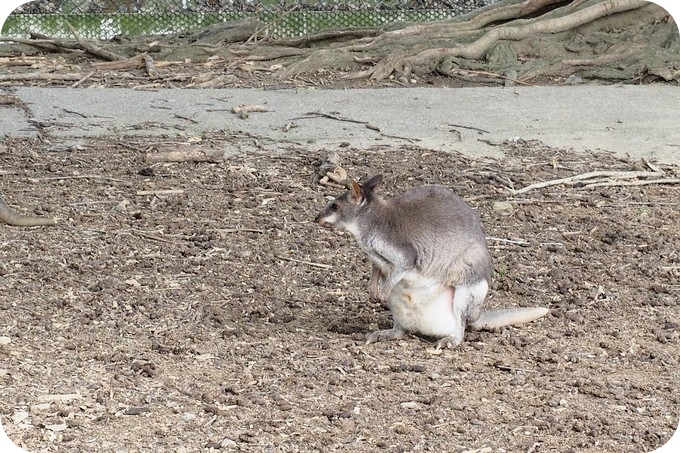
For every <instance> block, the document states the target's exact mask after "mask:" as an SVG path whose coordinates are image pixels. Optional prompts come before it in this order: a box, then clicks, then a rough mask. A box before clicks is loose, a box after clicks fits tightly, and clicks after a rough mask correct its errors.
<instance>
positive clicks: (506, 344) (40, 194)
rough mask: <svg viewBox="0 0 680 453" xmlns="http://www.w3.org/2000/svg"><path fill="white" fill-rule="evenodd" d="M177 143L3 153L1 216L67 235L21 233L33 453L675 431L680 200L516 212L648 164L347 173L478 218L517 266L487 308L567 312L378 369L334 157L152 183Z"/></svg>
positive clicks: (6, 317) (626, 190)
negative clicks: (44, 223)
mask: <svg viewBox="0 0 680 453" xmlns="http://www.w3.org/2000/svg"><path fill="white" fill-rule="evenodd" d="M162 140H164V139H162V138H160V139H159V138H154V139H151V138H123V139H110V140H109V139H96V140H93V141H91V142H90V143H89V144H88V145H87V146H85V147H84V149H78V150H70V151H62V152H48V151H47V149H49V148H50V144H49V143H46V142H41V141H39V140H28V139H26V140H17V139H4V140H3V141H2V142H0V169H1V170H2V174H3V176H2V178H1V179H0V193H1V194H2V195H3V196H4V197H5V199H6V200H7V202H8V203H9V204H10V205H12V206H14V207H15V208H17V209H18V210H20V211H22V212H33V213H37V214H47V215H52V216H55V217H57V218H58V219H59V224H58V225H57V226H56V227H36V228H15V227H8V226H6V225H0V231H1V233H0V234H1V239H0V293H1V294H2V296H1V297H0V336H2V337H6V338H5V339H4V340H3V344H2V345H0V357H1V360H0V381H1V385H0V418H1V420H2V424H3V427H4V429H5V431H6V432H7V434H8V435H9V436H10V438H11V439H13V440H14V442H15V443H17V444H18V445H20V446H22V447H24V448H26V449H28V450H32V451H54V452H57V451H78V452H83V451H87V452H99V451H103V452H104V451H105V452H109V451H111V452H113V451H116V452H161V451H170V452H183V451H185V452H193V451H207V450H209V449H213V450H220V449H222V450H234V451H253V452H259V451H286V452H289V451H318V450H326V451H328V450H342V451H390V452H399V451H412V450H422V451H433V452H435V451H436V452H444V451H446V452H463V451H477V452H544V451H560V452H565V451H579V452H581V451H585V452H589V451H592V452H595V451H597V452H603V451H609V452H613V451H616V452H642V451H650V450H653V449H655V448H658V447H660V446H661V445H663V444H664V443H665V442H666V441H667V440H668V439H669V438H670V436H671V434H672V433H673V431H674V430H675V428H676V427H677V425H678V414H680V392H678V386H679V383H680V376H679V373H678V369H679V367H678V365H679V359H680V357H679V352H678V351H679V347H678V342H679V341H678V326H679V322H680V316H679V315H678V313H679V312H678V307H679V302H678V300H679V297H678V296H679V295H680V281H679V280H678V277H679V276H680V255H679V254H678V253H679V250H680V239H679V236H678V233H679V232H680V185H647V186H638V187H601V188H597V189H584V188H580V187H564V186H555V187H550V188H546V189H541V190H535V191H531V192H528V193H526V194H524V195H521V196H511V195H510V194H509V191H508V190H507V187H508V186H512V187H514V188H520V187H524V186H526V185H528V184H530V183H533V182H537V181H543V180H548V179H554V178H560V177H565V176H571V175H573V174H576V173H581V172H586V171H591V170H633V169H645V168H646V167H644V165H643V163H641V162H631V161H626V160H621V159H617V158H614V157H612V156H610V155H608V154H592V153H588V154H580V153H576V152H574V151H571V150H560V149H553V148H547V147H544V146H542V145H541V144H540V143H527V142H521V141H520V142H516V143H508V144H505V145H503V147H504V151H505V152H506V154H507V157H506V158H504V159H502V160H493V159H469V158H466V157H463V156H461V155H456V154H443V153H439V152H434V151H429V150H423V149H418V148H400V149H382V148H375V149H351V148H343V149H341V150H339V151H340V152H341V155H342V156H343V158H344V162H345V168H346V169H347V170H348V171H349V172H350V174H352V175H355V176H358V177H364V176H367V175H370V174H374V173H383V174H384V176H385V181H386V184H385V187H384V191H385V192H386V193H388V194H390V193H396V192H399V191H402V190H405V189H407V188H409V187H413V186H416V185H420V184H426V183H438V184H444V185H446V186H449V187H451V188H452V189H454V190H455V191H456V192H457V193H459V194H460V195H462V196H464V197H466V198H468V199H469V200H470V203H471V204H472V205H473V206H474V207H475V208H476V209H477V210H478V211H479V213H480V215H481V217H482V219H483V222H484V225H485V228H486V230H487V234H488V236H489V237H490V239H489V245H490V248H491V250H492V254H493V257H494V260H495V266H496V272H495V275H494V281H493V285H492V289H491V292H490V297H489V299H488V300H487V306H488V307H510V306H532V305H542V306H547V307H549V308H550V309H551V313H550V314H549V315H548V316H547V317H546V318H544V319H542V320H539V321H536V322H534V323H531V324H527V325H523V326H519V327H512V328H503V329H499V330H497V331H492V332H486V331H485V332H470V333H468V334H467V335H466V342H465V343H464V344H463V345H461V346H460V347H459V348H456V349H453V350H442V351H436V350H434V349H433V339H430V338H420V337H415V336H411V337H407V338H406V339H404V340H401V341H397V342H386V343H377V344H373V345H365V344H364V335H365V334H366V333H367V332H370V331H373V330H375V329H377V328H379V327H383V328H384V327H386V326H389V324H390V315H389V312H387V311H385V310H384V309H382V308H381V307H380V306H378V305H376V304H372V303H369V301H368V292H367V285H368V278H369V264H368V263H367V261H366V259H365V258H364V256H363V255H362V253H361V252H360V251H359V250H358V248H357V247H356V246H355V244H354V243H353V240H352V239H351V238H350V237H348V235H346V234H343V233H341V232H338V231H331V230H325V229H322V228H320V227H318V226H317V225H315V224H314V223H313V221H312V219H313V217H314V215H315V214H316V212H317V211H318V210H319V209H321V208H322V206H323V205H324V204H325V202H326V198H327V197H328V196H333V195H337V192H336V191H334V190H331V189H328V188H325V187H323V186H321V185H319V184H318V183H317V177H316V165H317V163H318V161H319V160H321V159H323V158H324V157H325V155H326V154H327V152H328V150H309V149H296V148H291V149H289V150H288V151H287V152H285V153H281V154H271V153H268V152H262V153H257V152H252V153H249V154H244V155H240V156H236V157H233V158H231V159H230V160H229V161H228V162H227V163H225V164H214V163H160V164H153V165H149V164H147V163H146V162H145V160H144V155H145V151H146V150H147V149H148V147H149V146H153V145H155V144H158V142H159V141H162ZM168 140H171V139H168ZM175 140H176V139H175ZM203 140H204V143H206V144H216V142H219V143H217V144H219V145H220V146H228V145H229V136H228V134H227V135H224V134H217V133H216V134H206V136H205V137H203ZM661 167H662V169H664V170H665V171H666V172H667V174H669V175H670V174H674V173H675V174H676V175H677V174H678V169H677V168H672V167H667V166H661ZM154 191H155V192H154ZM163 191H170V192H163ZM498 201H503V202H509V203H510V204H511V206H512V210H511V211H508V210H506V209H500V208H501V207H503V205H498V204H494V202H498ZM505 207H506V208H507V206H505ZM7 340H9V343H7Z"/></svg>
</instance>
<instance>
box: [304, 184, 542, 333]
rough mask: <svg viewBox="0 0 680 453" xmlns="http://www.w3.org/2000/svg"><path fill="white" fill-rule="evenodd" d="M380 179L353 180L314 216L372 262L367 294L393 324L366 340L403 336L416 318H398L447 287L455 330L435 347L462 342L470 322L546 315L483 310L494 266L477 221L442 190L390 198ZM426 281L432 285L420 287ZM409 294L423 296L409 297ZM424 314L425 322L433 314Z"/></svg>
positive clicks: (491, 323) (488, 324)
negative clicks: (350, 239) (385, 308)
mask: <svg viewBox="0 0 680 453" xmlns="http://www.w3.org/2000/svg"><path fill="white" fill-rule="evenodd" d="M381 182H382V177H381V176H380V175H377V176H374V177H372V178H371V179H369V180H368V181H366V182H365V183H364V184H363V185H359V184H357V183H352V187H351V189H350V190H349V191H347V192H346V193H344V194H343V195H341V196H340V197H338V198H336V199H335V200H333V201H332V202H330V203H329V204H328V205H327V206H326V207H325V208H324V209H323V210H322V211H321V212H320V213H319V214H318V215H317V216H316V219H315V220H316V221H317V222H318V223H319V224H321V225H322V226H326V227H336V228H341V229H344V230H347V231H349V232H351V233H352V234H353V236H354V237H355V239H356V241H357V243H358V244H359V246H360V247H361V249H362V250H363V251H364V252H365V253H366V254H367V255H368V257H369V259H370V261H371V263H372V264H373V270H372V273H371V284H370V291H369V294H370V296H371V298H377V299H378V300H380V301H381V302H388V305H389V306H390V309H391V310H392V312H393V315H395V316H394V317H395V325H394V327H393V329H390V330H388V331H380V332H375V333H373V334H371V335H369V336H368V341H369V342H373V341H379V340H383V339H394V338H399V337H400V336H401V335H403V333H404V332H405V331H406V330H408V329H407V328H405V325H407V324H409V323H408V322H406V321H408V320H409V319H411V318H403V316H402V318H401V319H402V322H401V323H400V322H399V321H398V319H397V314H399V313H405V312H408V311H409V309H410V308H409V307H407V305H409V304H411V305H412V304H414V303H415V304H417V305H419V309H420V311H419V312H418V313H425V312H423V310H428V309H429V310H438V309H439V308H434V305H431V302H433V301H434V300H435V299H437V298H438V297H439V296H438V294H441V291H439V289H442V290H445V288H453V289H454V292H453V293H452V294H454V295H455V296H453V297H455V300H456V304H455V306H454V304H453V300H452V301H451V310H452V312H453V318H451V319H452V321H451V323H452V324H453V325H452V326H450V329H449V330H447V333H445V334H444V335H445V337H444V338H443V339H442V340H441V341H440V343H438V344H445V345H447V346H456V345H457V344H459V343H460V342H461V341H462V338H463V333H464V330H465V326H466V325H470V327H473V328H492V327H499V326H503V325H508V324H515V323H519V322H527V321H531V320H534V319H537V318H539V317H541V316H543V315H545V314H546V313H547V310H546V309H544V308H536V309H533V308H529V309H522V308H519V309H512V310H499V311H492V312H484V313H483V312H482V310H481V307H482V303H483V301H484V298H485V297H486V291H487V288H488V283H489V281H490V279H491V273H492V270H493V267H492V261H491V255H490V254H489V251H488V248H487V244H486V237H485V234H484V230H483V228H482V224H481V221H480V219H479V216H478V215H477V214H476V213H475V211H473V210H472V209H471V208H470V207H469V206H468V204H467V203H466V202H465V201H464V200H463V199H462V198H461V197H459V196H458V195H456V194H454V193H453V192H452V191H451V190H449V189H447V188H445V187H442V186H422V187H417V188H414V189H410V190H408V191H406V192H404V193H402V194H399V195H396V196H394V197H392V198H390V199H387V200H386V199H383V198H382V197H380V196H379V195H378V194H377V193H376V191H375V190H376V189H377V187H378V186H379V185H380V183H381ZM406 276H408V279H405V277H406ZM407 280H408V281H407ZM422 282H431V283H425V287H423V283H422ZM482 282H484V283H482ZM396 285H399V289H398V290H396V289H395V286H396ZM428 285H433V286H428ZM378 288H379V289H378ZM427 288H431V289H432V291H430V290H429V289H427ZM393 290H395V291H394V293H393ZM391 294H392V297H390V295H391ZM394 294H396V296H395V295H394ZM412 295H413V297H416V296H415V295H418V297H420V298H421V299H417V300H412V297H411V296H412ZM423 297H424V298H425V299H422V298H423ZM395 298H399V299H395ZM439 300H440V301H441V300H444V301H446V300H448V299H439ZM428 307H432V308H428ZM395 310H396V311H395ZM414 313H415V312H414ZM432 313H434V311H433V312H432ZM446 314H447V315H448V316H449V317H450V316H451V315H450V314H449V313H446ZM423 316H425V317H426V318H427V317H428V313H425V314H424V315H423ZM417 319H420V318H417ZM423 319H425V318H423ZM423 322H424V321H423ZM415 324H416V325H419V324H418V322H416V323H415ZM416 331H417V330H416ZM421 333H422V332H421Z"/></svg>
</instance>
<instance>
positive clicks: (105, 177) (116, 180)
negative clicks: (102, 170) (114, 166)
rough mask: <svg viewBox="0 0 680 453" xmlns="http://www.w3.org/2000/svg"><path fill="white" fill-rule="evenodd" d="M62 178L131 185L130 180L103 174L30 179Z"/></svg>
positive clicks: (47, 178)
mask: <svg viewBox="0 0 680 453" xmlns="http://www.w3.org/2000/svg"><path fill="white" fill-rule="evenodd" d="M61 179H99V180H102V181H111V182H119V183H121V184H125V185H130V182H129V181H125V180H123V179H117V178H111V177H110V176H101V175H66V176H45V177H42V178H31V179H30V181H33V182H35V181H39V180H43V181H59V180H61Z"/></svg>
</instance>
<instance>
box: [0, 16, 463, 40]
mask: <svg viewBox="0 0 680 453" xmlns="http://www.w3.org/2000/svg"><path fill="white" fill-rule="evenodd" d="M448 13H449V14H450V12H448ZM446 14H447V11H441V10H437V11H427V10H418V11H414V10H410V11H409V10H401V11H398V10H392V11H377V10H373V11H295V12H292V13H289V14H282V13H278V12H264V13H259V14H254V15H255V16H257V17H258V18H259V19H260V20H261V21H262V22H263V23H265V24H268V25H269V27H268V29H267V31H268V32H269V34H270V35H272V36H276V37H294V36H304V35H306V34H310V33H314V32H317V31H320V30H325V29H329V28H349V27H377V26H382V25H385V24H388V23H391V22H395V21H409V22H425V21H427V20H437V19H443V18H446V17H447V16H446ZM246 15H247V14H246V13H242V12H237V11H234V12H222V13H132V14H120V13H119V14H13V15H10V16H9V17H8V18H7V20H6V22H5V24H4V25H3V27H2V34H3V35H4V36H22V37H26V36H28V34H29V33H31V32H38V33H42V34H44V35H47V36H51V37H55V38H65V37H71V34H70V33H69V31H68V28H67V27H66V23H67V22H68V23H70V24H71V25H73V26H74V27H75V28H76V29H77V30H78V32H79V33H80V34H81V35H82V36H83V37H85V38H96V39H110V38H112V37H113V36H116V35H118V34H122V35H125V36H139V35H159V34H170V33H177V32H182V31H187V30H191V29H196V28H201V27H205V26H207V25H211V24H214V23H218V22H222V21H227V20H234V19H239V18H243V17H246Z"/></svg>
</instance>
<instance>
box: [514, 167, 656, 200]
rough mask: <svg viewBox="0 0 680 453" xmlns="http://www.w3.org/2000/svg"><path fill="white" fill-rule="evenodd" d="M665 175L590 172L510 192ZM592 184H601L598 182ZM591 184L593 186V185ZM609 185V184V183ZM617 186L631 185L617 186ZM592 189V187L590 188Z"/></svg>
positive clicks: (638, 172) (649, 172) (647, 172)
mask: <svg viewBox="0 0 680 453" xmlns="http://www.w3.org/2000/svg"><path fill="white" fill-rule="evenodd" d="M664 174H665V173H664V172H663V171H591V172H588V173H582V174H580V175H576V176H570V177H568V178H561V179H553V180H550V181H543V182H538V183H535V184H531V185H529V186H526V187H524V188H522V189H519V190H510V192H511V193H512V194H513V195H520V194H523V193H526V192H529V191H531V190H535V189H542V188H544V187H550V186H559V185H561V184H576V183H583V184H584V185H588V183H589V182H591V183H592V182H593V181H588V180H593V179H595V178H613V179H632V178H656V177H659V176H663V175H664ZM594 184H602V183H601V182H600V180H598V182H595V183H594ZM594 184H593V185H594ZM610 184H611V183H610ZM617 185H632V184H617ZM591 187H592V186H591Z"/></svg>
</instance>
